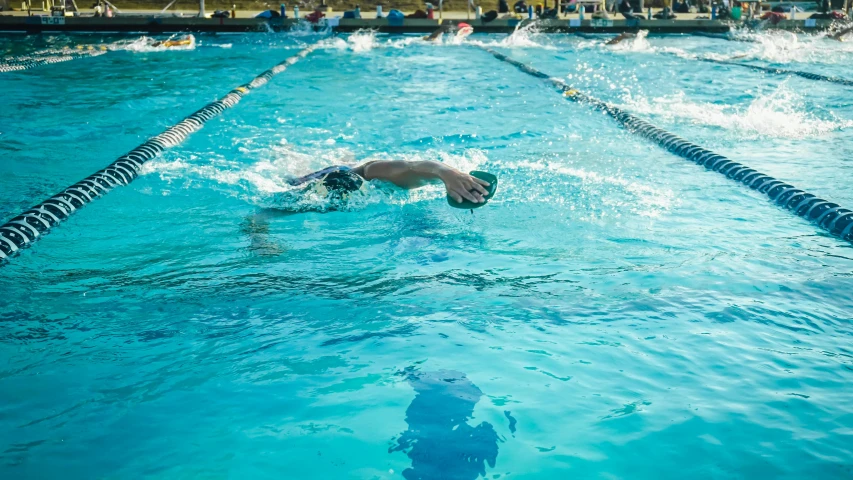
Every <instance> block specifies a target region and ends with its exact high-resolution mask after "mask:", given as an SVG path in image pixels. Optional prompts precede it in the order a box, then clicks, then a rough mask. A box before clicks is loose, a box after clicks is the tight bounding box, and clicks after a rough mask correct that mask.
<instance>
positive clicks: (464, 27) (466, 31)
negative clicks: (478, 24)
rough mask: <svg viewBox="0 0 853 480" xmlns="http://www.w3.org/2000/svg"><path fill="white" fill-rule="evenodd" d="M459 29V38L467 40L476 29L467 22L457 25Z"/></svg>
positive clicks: (457, 33) (457, 35) (457, 34)
mask: <svg viewBox="0 0 853 480" xmlns="http://www.w3.org/2000/svg"><path fill="white" fill-rule="evenodd" d="M457 28H459V30H458V31H457V32H456V37H457V38H465V37H467V36H468V35H471V34H472V33H474V27H472V26H471V25H468V24H467V23H465V22H460V23H459V25H457Z"/></svg>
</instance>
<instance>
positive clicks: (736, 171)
mask: <svg viewBox="0 0 853 480" xmlns="http://www.w3.org/2000/svg"><path fill="white" fill-rule="evenodd" d="M480 48H482V49H483V50H485V51H487V52H489V53H490V54H492V55H494V56H495V57H496V58H497V59H498V60H502V61H504V62H507V63H509V64H511V65H513V66H515V67H517V68H518V69H519V70H521V71H522V72H524V73H527V74H529V75H532V76H534V77H537V78H541V79H542V80H545V81H546V82H549V83H551V84H552V85H554V86H555V87H557V89H559V90H561V91H562V92H563V95H564V97H565V98H566V99H567V100H572V101H574V102H578V103H585V104H587V105H590V106H591V107H593V108H595V109H598V110H602V111H603V112H605V113H607V114H608V115H610V116H611V117H612V118H613V119H615V120H616V121H617V122H619V124H620V125H622V126H623V127H624V128H625V129H627V130H628V131H629V132H631V133H634V134H637V135H640V136H642V137H645V138H648V139H649V140H652V141H654V142H656V143H657V144H658V145H660V146H661V147H663V148H665V149H666V150H668V151H670V152H672V153H674V154H675V155H678V156H680V157H682V158H685V159H687V160H690V161H692V162H695V163H697V164H699V165H701V166H703V167H705V168H707V169H710V170H713V171H715V172H718V173H721V174H723V175H725V176H726V177H727V178H730V179H732V180H735V181H738V182H740V183H743V184H744V185H746V186H748V187H749V188H751V189H753V190H757V191H759V192H761V193H763V194H765V195H767V196H768V197H770V200H772V201H773V202H774V203H775V204H777V205H779V206H782V207H785V208H787V209H788V210H790V211H792V212H793V213H794V214H796V215H798V216H800V217H802V218H804V219H806V220H809V221H810V222H812V223H815V224H817V225H818V226H819V227H821V228H823V229H824V230H826V231H828V232H829V233H830V234H832V235H834V236H836V237H838V238H841V239H843V240H846V241H848V242H853V211H851V210H848V209H846V208H842V207H840V206H839V205H838V204H837V203H833V202H830V201H828V200H824V199H822V198H818V197H816V196H815V195H812V194H811V193H808V192H805V191H803V190H800V189H799V188H796V187H794V186H792V185H789V184H787V183H785V182H783V181H781V180H777V179H775V178H773V177H771V176H769V175H765V174H763V173H761V172H759V171H757V170H754V169H752V168H749V167H747V166H746V165H743V164H741V163H738V162H735V161H732V160H729V159H728V158H726V157H724V156H722V155H719V154H716V153H714V152H712V151H710V150H707V149H705V148H702V147H700V146H698V145H695V144H693V143H690V142H688V141H687V140H684V139H682V138H680V137H678V136H676V135H674V134H672V133H669V132H667V131H666V130H663V129H660V128H658V127H656V126H654V125H652V124H651V123H649V122H647V121H645V120H642V119H640V118H638V117H635V116H634V115H631V114H630V113H628V112H626V111H624V110H622V109H621V108H619V107H616V106H613V105H610V104H608V103H606V102H604V101H602V100H599V99H597V98H595V97H591V96H589V95H586V94H584V93H581V92H579V91H577V90H575V89H574V88H572V87H571V86H569V85H568V84H567V83H566V82H564V81H562V80H560V79H558V78H553V77H549V76H548V75H547V74H545V73H543V72H541V71H539V70H536V69H535V68H533V67H531V66H530V65H527V64H525V63H522V62H519V61H518V60H513V59H512V58H509V57H507V56H506V55H504V54H502V53H500V52H496V51H495V50H492V49H490V48H487V47H480Z"/></svg>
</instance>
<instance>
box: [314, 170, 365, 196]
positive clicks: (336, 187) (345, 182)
mask: <svg viewBox="0 0 853 480" xmlns="http://www.w3.org/2000/svg"><path fill="white" fill-rule="evenodd" d="M362 185H364V179H363V178H361V177H359V176H358V175H356V174H355V173H353V172H350V171H345V170H343V171H342V170H338V171H335V172H330V173H329V174H328V175H326V176H325V177H323V186H324V187H326V189H327V190H328V191H329V193H330V194H338V195H342V194H345V193H350V192H354V191H356V190H358V189H360V188H361V186H362Z"/></svg>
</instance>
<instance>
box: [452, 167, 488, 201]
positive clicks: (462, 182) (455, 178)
mask: <svg viewBox="0 0 853 480" xmlns="http://www.w3.org/2000/svg"><path fill="white" fill-rule="evenodd" d="M440 178H441V181H442V182H444V187H445V188H446V189H447V194H448V195H449V196H450V198H452V199H453V200H455V201H456V202H457V203H462V200H463V199H465V200H468V201H471V202H474V203H483V202H484V201H485V199H484V198H483V196H484V195H487V194H488V193H489V192H488V190H486V188H485V187H488V186H489V182H487V181H485V180H481V179H479V178H477V177H472V176H471V175H468V174H467V173H462V172H460V171H459V170H455V169H452V168H446V169H444V170H443V171H442V172H441V175H440Z"/></svg>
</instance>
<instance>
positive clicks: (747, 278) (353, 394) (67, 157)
mask: <svg viewBox="0 0 853 480" xmlns="http://www.w3.org/2000/svg"><path fill="white" fill-rule="evenodd" d="M753 39H754V40H757V41H755V42H728V41H724V40H716V39H708V38H698V37H689V36H673V37H660V38H647V39H638V40H636V41H632V42H630V43H626V44H622V45H620V46H619V47H617V48H612V47H604V46H602V45H601V42H600V41H598V40H595V39H589V38H575V37H569V36H565V35H553V36H545V35H536V34H535V33H532V32H519V33H517V34H515V35H513V36H512V37H506V36H478V35H475V36H473V37H470V39H469V43H481V44H485V45H489V46H492V47H494V48H497V49H499V50H501V51H502V52H504V53H507V54H509V55H510V56H512V57H513V58H517V59H519V60H522V61H525V62H528V63H530V64H532V65H534V66H536V68H539V69H541V70H543V71H545V72H547V73H549V74H551V75H554V76H558V77H562V78H564V79H566V80H567V81H568V82H570V83H572V84H573V85H576V86H577V87H578V88H581V89H582V90H585V91H588V92H590V93H592V94H594V95H596V96H598V97H600V98H602V99H604V100H607V101H611V102H614V103H617V104H619V105H621V106H624V107H625V108H626V109H628V110H629V111H631V112H634V113H636V114H637V115H639V116H641V117H643V118H646V119H649V120H651V121H652V122H654V123H655V124H657V125H659V126H661V127H664V128H667V129H669V130H671V131H673V132H675V133H677V134H678V135H680V136H682V137H684V138H686V139H688V140H691V141H693V142H695V143H698V144H701V145H703V146H705V147H707V148H710V149H712V150H715V151H717V152H719V153H721V154H723V155H727V156H729V157H730V158H732V159H733V160H736V161H740V162H742V163H745V164H747V165H749V166H751V167H753V168H757V169H760V170H762V171H765V172H766V173H768V174H771V175H774V176H776V177H777V178H780V179H782V180H784V181H787V182H790V183H792V184H794V185H796V186H798V187H800V188H803V189H806V190H809V191H811V192H812V193H814V194H817V195H819V196H823V197H824V198H827V199H830V200H834V201H836V202H838V203H840V204H842V205H844V206H848V207H849V206H850V205H853V194H851V193H850V191H849V189H848V188H846V187H847V184H848V183H849V177H850V174H851V168H853V163H851V160H850V159H851V155H850V154H851V150H853V143H851V141H850V140H849V137H850V133H851V128H853V124H851V121H852V120H853V104H851V102H850V101H849V95H850V90H849V89H848V88H845V87H842V86H838V85H832V84H821V83H818V82H814V81H809V80H806V79H802V78H786V77H784V76H773V75H767V74H762V73H760V72H755V71H752V70H748V69H739V68H737V67H728V66H721V65H712V64H708V63H705V62H700V61H697V60H696V59H695V58H694V57H695V56H706V55H712V56H720V58H729V57H731V56H734V55H740V54H746V55H747V56H746V57H744V58H743V59H742V61H745V62H750V63H754V64H756V65H773V66H784V67H785V68H790V69H800V70H808V71H812V72H815V73H822V74H826V75H840V76H845V73H846V70H847V68H846V65H848V64H849V61H850V59H851V58H853V50H851V49H850V47H849V46H848V45H846V44H833V43H830V42H828V41H826V40H823V39H820V38H815V37H807V36H800V37H791V36H779V35H777V36H774V35H770V34H763V35H760V36H757V37H756V38H753ZM134 40H136V38H119V37H104V36H86V37H83V36H81V37H41V38H39V39H37V40H33V39H30V38H29V37H4V38H3V39H2V40H0V51H5V52H7V55H9V56H11V55H23V54H26V53H28V52H31V51H35V50H39V49H43V48H58V47H61V46H66V45H70V46H72V47H73V46H74V45H76V44H78V43H84V44H92V45H100V44H106V45H109V49H110V50H111V51H109V52H108V53H106V54H104V55H101V56H98V57H94V58H84V59H79V60H73V61H68V62H64V63H61V64H55V65H49V66H44V67H41V68H36V69H32V70H26V71H22V72H15V73H7V74H2V75H0V88H2V91H3V92H4V104H3V110H2V112H3V113H2V124H0V150H2V154H3V157H4V161H2V162H0V192H2V194H0V212H4V214H3V217H4V219H7V218H9V217H11V216H12V215H14V214H15V213H17V212H20V211H23V210H24V209H26V208H28V207H30V206H32V205H34V204H36V203H38V202H40V201H42V200H43V199H45V198H47V197H49V196H50V195H53V194H54V193H56V192H58V191H60V190H61V189H62V188H64V187H65V186H67V185H70V184H71V183H74V182H76V181H77V180H80V179H81V178H83V177H85V176H87V175H89V174H90V173H92V172H94V171H96V170H98V169H100V168H102V167H104V166H106V165H107V164H109V163H110V162H112V161H113V160H115V159H116V158H117V157H118V156H120V155H122V154H124V153H125V152H127V151H128V150H130V149H132V148H134V147H136V146H137V145H139V144H140V143H142V142H143V141H144V140H145V139H147V138H149V137H150V136H152V135H155V134H158V133H160V132H161V131H162V130H164V129H165V128H167V127H168V126H170V125H172V124H174V123H175V122H177V121H179V120H181V119H182V118H183V117H185V116H186V115H188V114H190V113H192V112H194V111H195V110H197V109H198V108H200V107H201V106H203V105H204V104H206V103H208V102H210V101H212V100H215V99H216V98H219V97H221V96H222V95H224V94H225V93H226V92H227V91H229V90H231V89H232V88H234V87H236V86H238V85H240V84H242V83H245V82H247V81H249V80H251V79H252V78H253V77H254V76H255V75H257V74H258V73H260V72H262V71H263V70H265V69H267V68H269V67H270V66H272V65H274V64H276V63H278V62H280V61H281V60H283V59H284V58H286V57H288V56H290V55H293V54H295V53H296V52H297V51H299V49H300V48H301V47H302V46H303V45H305V44H307V43H313V42H315V41H321V42H323V43H322V48H320V49H318V50H317V51H315V52H314V53H312V54H310V55H309V56H308V57H306V58H305V59H304V60H302V61H300V62H299V63H297V64H296V65H294V66H292V67H291V68H289V69H288V70H287V71H286V72H284V73H283V74H281V75H279V76H277V77H276V78H275V79H273V80H272V81H271V82H270V83H269V84H267V85H266V86H264V87H262V88H259V89H257V90H254V91H253V92H252V93H251V94H250V95H248V96H246V97H245V98H244V99H243V100H242V101H241V102H240V104H239V105H237V106H236V107H235V108H233V109H229V110H227V111H225V112H224V113H223V114H222V115H221V116H219V117H217V118H215V119H213V120H211V121H210V122H208V124H207V125H206V126H205V128H204V129H202V130H201V131H199V132H197V133H195V134H194V135H193V136H191V137H190V138H189V139H188V140H187V141H186V142H184V143H183V144H181V145H179V146H177V147H175V148H173V149H171V150H169V151H167V152H165V153H164V154H163V155H162V156H161V157H160V158H159V159H157V160H155V161H153V162H151V163H149V164H148V165H147V166H146V167H145V173H144V175H142V176H141V177H140V178H139V179H137V180H136V181H135V182H133V183H132V184H131V185H129V186H128V187H123V188H118V189H116V190H114V191H113V192H111V193H110V194H109V195H106V196H105V197H104V198H103V199H102V200H99V201H97V202H94V203H93V204H91V205H90V206H88V207H86V208H85V209H82V210H81V211H80V212H78V213H77V214H75V215H74V216H73V217H72V218H71V219H70V220H69V221H68V222H66V223H65V224H63V225H62V226H60V227H58V228H56V229H54V230H53V231H52V232H51V233H50V235H48V236H46V237H45V238H44V239H42V240H41V241H39V242H38V243H37V244H35V246H34V247H33V248H30V249H28V250H26V251H25V252H23V254H21V255H19V256H18V257H16V258H15V259H14V260H13V261H12V262H11V263H9V264H7V265H5V266H3V267H2V268H0V272H2V275H0V289H2V292H3V295H2V296H3V300H2V303H0V319H2V323H0V332H2V342H0V360H1V361H0V477H2V478H57V477H61V478H300V479H301V478H367V479H374V478H376V479H393V478H406V479H436V478H453V479H475V478H478V477H479V476H485V478H490V479H498V478H501V479H503V478H531V479H532V478H536V479H540V478H549V479H550V478H570V477H574V478H626V479H627V478H630V479H645V478H648V479H658V478H672V479H681V478H721V479H722V478H791V479H794V478H803V477H806V476H810V477H813V478H850V476H851V475H853V391H852V390H851V388H850V382H851V380H853V348H851V332H853V330H851V326H850V320H851V316H853V315H851V312H853V297H851V295H850V291H851V287H853V274H851V272H853V251H851V246H850V245H849V244H847V243H844V242H842V241H840V240H838V239H835V238H832V237H830V236H828V235H827V234H825V233H824V232H823V231H822V230H820V229H818V228H817V227H815V226H814V225H812V224H809V223H807V222H806V221H804V220H802V219H800V218H798V217H795V216H793V215H791V214H790V213H789V212H788V211H785V210H783V209H780V208H778V207H775V206H774V205H772V204H771V203H770V202H769V201H767V200H766V197H763V196H761V195H760V194H758V193H756V192H754V191H752V190H749V189H747V188H745V187H743V186H741V185H739V184H737V183H734V182H732V181H730V180H728V179H726V178H725V177H723V176H722V175H719V174H717V173H714V172H707V171H704V170H703V169H701V168H699V167H697V166H696V165H695V164H693V163H690V162H687V161H685V160H683V159H681V158H678V157H675V156H673V155H671V154H669V153H667V152H665V151H664V150H662V149H660V148H658V147H657V146H655V145H653V144H651V143H649V142H647V141H645V140H642V139H639V138H637V137H635V136H632V135H631V134H629V133H627V132H626V131H624V130H622V129H620V128H619V127H618V126H617V125H616V124H615V123H614V122H613V121H612V120H611V119H610V118H608V117H606V116H604V115H602V114H601V113H597V112H594V111H592V110H590V109H589V108H587V107H585V106H583V105H578V104H574V103H571V102H566V101H565V100H563V99H562V98H561V97H560V95H559V94H558V93H556V92H555V91H553V90H552V89H551V88H550V87H549V86H547V85H546V84H545V83H543V82H541V81H539V80H537V79H535V78H533V77H530V76H528V75H525V74H524V73H522V72H520V71H518V70H517V69H515V68H514V67H512V66H510V65H507V64H505V63H501V62H499V61H498V60H496V59H495V58H494V57H492V56H491V55H489V54H488V53H486V52H483V51H482V50H479V49H477V48H475V46H472V45H470V44H469V45H451V44H443V45H439V46H434V45H424V44H422V43H421V42H419V41H417V39H415V38H413V37H385V36H375V35H370V34H357V35H353V36H348V37H347V36H342V37H340V38H327V37H319V36H308V35H272V34H271V35H250V36H241V35H229V36H219V37H212V36H200V37H198V44H197V45H196V47H195V48H193V49H189V50H184V51H165V52H164V51H156V50H155V51H147V50H146V49H144V48H138V45H137V44H134V43H133V41H134ZM133 45H137V46H133ZM803 52H805V53H803ZM824 52H826V54H824ZM847 76H850V75H847ZM382 158H389V159H397V158H399V159H430V160H440V161H443V162H446V163H448V164H451V165H453V166H455V167H457V168H461V169H474V168H477V169H482V170H488V171H491V172H494V173H496V174H498V175H499V176H500V179H501V183H500V190H499V193H498V196H497V198H495V199H494V200H493V201H492V202H491V203H490V204H489V205H488V206H486V207H484V208H481V209H479V210H477V211H475V212H474V213H473V214H472V213H470V212H468V211H461V210H455V209H451V208H449V207H448V206H447V204H446V203H445V201H444V198H443V192H442V191H441V190H440V189H439V188H437V187H436V188H428V189H424V190H419V191H414V192H411V193H408V194H407V193H405V192H401V191H397V190H394V189H391V188H388V187H387V186H382V185H371V186H370V188H369V191H368V192H367V193H366V194H365V195H363V196H361V197H359V198H358V199H356V200H355V201H353V202H352V203H351V204H350V205H349V207H348V209H347V211H343V212H332V213H316V212H313V213H312V212H309V213H302V214H298V215H277V214H276V212H277V211H280V210H281V209H283V208H290V207H292V206H293V205H292V204H283V203H282V202H284V201H283V200H282V198H285V197H286V193H285V192H286V191H287V189H288V186H287V184H286V181H285V180H286V178H287V177H288V176H291V175H298V174H304V173H307V172H309V171H311V170H314V169H319V168H322V167H324V166H327V165H330V164H347V163H355V162H360V161H363V160H369V159H382ZM309 203H310V201H309ZM311 206H313V207H316V208H317V209H322V208H323V206H324V204H322V203H321V202H315V203H314V204H311Z"/></svg>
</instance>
